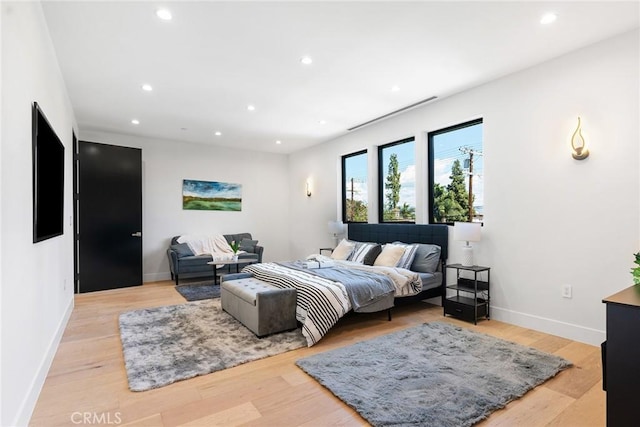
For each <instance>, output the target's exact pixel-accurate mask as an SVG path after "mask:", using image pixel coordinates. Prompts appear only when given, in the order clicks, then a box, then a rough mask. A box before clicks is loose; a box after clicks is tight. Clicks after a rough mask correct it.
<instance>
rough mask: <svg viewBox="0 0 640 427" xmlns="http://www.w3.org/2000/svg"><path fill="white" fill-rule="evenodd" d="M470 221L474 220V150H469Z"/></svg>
mask: <svg viewBox="0 0 640 427" xmlns="http://www.w3.org/2000/svg"><path fill="white" fill-rule="evenodd" d="M469 222H473V150H472V151H469Z"/></svg>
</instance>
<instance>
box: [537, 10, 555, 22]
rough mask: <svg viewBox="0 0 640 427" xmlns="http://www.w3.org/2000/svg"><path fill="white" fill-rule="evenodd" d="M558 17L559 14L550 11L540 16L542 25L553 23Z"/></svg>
mask: <svg viewBox="0 0 640 427" xmlns="http://www.w3.org/2000/svg"><path fill="white" fill-rule="evenodd" d="M556 19H558V15H556V14H555V13H552V12H549V13H545V14H544V15H542V18H540V23H541V24H542V25H547V24H551V23H552V22H554V21H555V20H556Z"/></svg>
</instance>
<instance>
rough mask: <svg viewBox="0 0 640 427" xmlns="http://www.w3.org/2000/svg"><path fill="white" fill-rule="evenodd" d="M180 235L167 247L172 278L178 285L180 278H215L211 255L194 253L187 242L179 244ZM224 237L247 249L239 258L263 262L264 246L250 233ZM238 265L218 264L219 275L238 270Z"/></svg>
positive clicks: (242, 248) (244, 249)
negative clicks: (259, 244) (210, 263)
mask: <svg viewBox="0 0 640 427" xmlns="http://www.w3.org/2000/svg"><path fill="white" fill-rule="evenodd" d="M179 237H180V236H174V237H173V238H172V239H171V245H170V246H169V249H167V256H168V257H169V268H170V269H171V280H175V282H176V286H177V285H178V284H179V279H186V278H193V277H204V278H210V279H213V267H212V266H211V265H209V264H207V263H208V262H211V260H212V258H211V255H194V254H193V252H191V249H189V246H187V245H186V244H184V243H183V244H179V243H178V238H179ZM224 238H225V239H227V242H229V243H231V242H232V241H234V240H235V241H236V242H239V243H240V244H241V247H240V249H241V250H243V251H245V253H242V254H240V255H239V256H238V259H239V260H246V261H247V262H262V253H263V252H264V247H262V246H258V244H257V243H258V241H257V240H253V239H252V237H251V234H250V233H239V234H225V235H224ZM237 267H239V266H238V265H235V266H234V265H224V266H218V268H217V273H218V275H222V274H228V273H232V272H234V273H235V271H236V268H237Z"/></svg>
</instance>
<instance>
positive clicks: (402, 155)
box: [346, 124, 484, 207]
mask: <svg viewBox="0 0 640 427" xmlns="http://www.w3.org/2000/svg"><path fill="white" fill-rule="evenodd" d="M461 146H467V147H470V148H471V149H473V150H475V151H476V152H481V151H482V146H483V136H482V124H479V125H474V126H468V127H466V128H462V129H459V130H457V131H454V132H448V133H446V134H441V135H437V136H436V137H435V147H436V151H435V152H434V172H435V175H434V179H435V182H437V183H439V184H441V185H443V186H446V185H447V184H449V182H450V181H451V180H450V179H449V176H451V167H452V166H453V162H454V161H455V160H456V159H458V160H460V164H461V166H463V167H464V159H465V158H469V156H468V155H465V154H463V153H462V152H461V151H460V150H459V147H461ZM393 153H396V154H397V155H398V160H399V169H400V182H401V184H402V187H401V190H400V205H402V204H404V203H407V204H408V205H410V206H414V207H415V200H416V198H415V194H416V193H415V192H416V187H415V181H416V171H415V163H416V162H415V158H414V157H415V142H411V143H406V144H400V145H395V146H392V147H389V148H387V149H385V150H384V154H383V160H384V164H385V165H388V163H389V158H390V157H391V154H393ZM367 166H368V160H367V154H365V155H359V156H352V157H348V158H347V160H346V169H347V172H348V176H347V178H352V177H353V178H354V186H353V187H354V190H355V193H354V196H353V198H354V199H355V200H362V201H364V202H365V203H366V202H367V200H368V199H367V198H368V189H367ZM386 175H387V170H386V169H385V170H383V176H386ZM473 175H474V176H473V182H474V186H473V188H474V194H475V202H474V205H475V206H482V205H483V204H484V157H483V156H482V155H474V158H473ZM468 183H469V180H468V178H467V179H465V185H466V186H467V188H468ZM347 189H350V183H347ZM347 197H349V198H350V197H351V193H350V192H348V193H347Z"/></svg>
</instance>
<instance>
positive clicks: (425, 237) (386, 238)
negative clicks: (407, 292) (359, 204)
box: [348, 223, 449, 262]
mask: <svg viewBox="0 0 640 427" xmlns="http://www.w3.org/2000/svg"><path fill="white" fill-rule="evenodd" d="M348 235H349V240H355V241H358V242H375V243H391V242H396V241H398V242H404V243H431V244H434V245H438V246H440V248H441V251H440V255H441V258H442V260H443V261H445V262H446V260H447V255H448V247H449V229H448V227H447V226H446V225H440V224H439V225H431V224H354V223H352V224H349V231H348Z"/></svg>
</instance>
